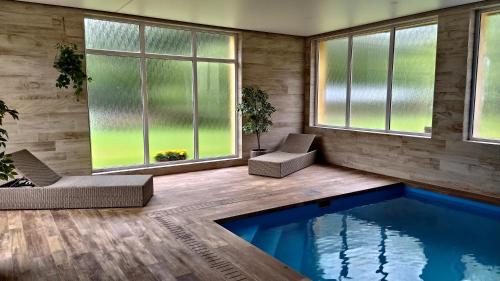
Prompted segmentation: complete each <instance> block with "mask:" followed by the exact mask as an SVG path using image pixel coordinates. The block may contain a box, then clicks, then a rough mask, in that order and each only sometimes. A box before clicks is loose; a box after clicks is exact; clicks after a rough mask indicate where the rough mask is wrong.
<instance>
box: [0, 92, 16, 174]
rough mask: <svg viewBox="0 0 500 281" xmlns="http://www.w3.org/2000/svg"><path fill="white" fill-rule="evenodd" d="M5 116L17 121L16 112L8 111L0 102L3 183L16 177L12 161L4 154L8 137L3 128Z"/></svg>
mask: <svg viewBox="0 0 500 281" xmlns="http://www.w3.org/2000/svg"><path fill="white" fill-rule="evenodd" d="M7 114H8V115H10V116H11V117H12V118H13V119H15V120H17V119H18V112H17V111H16V110H14V109H10V108H9V107H8V106H7V105H6V104H5V102H4V101H3V100H0V150H1V152H0V179H1V180H5V181H6V180H8V179H9V178H14V176H15V175H17V173H16V171H15V167H14V163H13V161H12V159H10V157H9V156H8V155H7V154H6V153H5V149H6V143H7V139H8V137H9V135H8V134H7V130H5V129H4V128H3V119H4V118H5V115H7Z"/></svg>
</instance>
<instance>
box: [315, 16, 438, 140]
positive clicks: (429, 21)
mask: <svg viewBox="0 0 500 281" xmlns="http://www.w3.org/2000/svg"><path fill="white" fill-rule="evenodd" d="M433 24H436V25H438V18H437V16H431V17H426V18H420V19H417V20H411V21H405V22H397V23H392V24H386V25H380V26H376V27H372V28H362V29H359V30H354V31H347V32H341V33H337V34H335V35H330V36H322V37H318V38H313V39H312V40H311V48H312V49H313V50H314V51H313V52H314V77H313V78H312V81H311V83H313V85H314V88H313V103H314V104H313V111H314V114H313V120H312V122H313V124H312V126H313V127H318V128H326V129H336V130H345V131H356V132H368V133H379V134H389V135H402V136H414V137H422V138H431V137H432V127H431V132H429V133H427V132H424V133H418V132H407V131H396V130H391V129H390V126H391V113H392V85H393V81H392V80H393V72H394V46H395V37H396V30H397V29H405V28H411V27H419V26H427V25H433ZM387 31H389V32H390V37H389V38H390V39H389V50H388V51H389V54H388V60H389V61H388V73H387V99H386V105H385V108H386V116H385V128H384V129H369V128H358V127H351V124H350V119H351V116H350V115H351V87H352V59H353V56H352V50H353V37H355V36H363V35H370V34H374V33H379V32H387ZM339 38H347V39H348V58H347V59H348V61H347V80H346V84H347V89H346V110H345V120H346V122H345V126H336V125H326V124H320V123H319V122H318V114H317V113H318V106H319V102H318V97H319V85H318V84H319V83H318V80H319V62H320V60H319V57H320V54H319V43H320V42H322V41H328V40H332V39H339ZM436 51H437V50H436ZM434 84H435V81H434ZM434 86H435V85H434ZM433 94H435V93H433ZM433 98H434V96H433Z"/></svg>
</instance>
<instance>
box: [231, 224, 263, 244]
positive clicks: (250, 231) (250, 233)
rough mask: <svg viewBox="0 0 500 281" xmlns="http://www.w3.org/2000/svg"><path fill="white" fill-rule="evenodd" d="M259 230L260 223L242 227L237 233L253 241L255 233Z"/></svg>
mask: <svg viewBox="0 0 500 281" xmlns="http://www.w3.org/2000/svg"><path fill="white" fill-rule="evenodd" d="M257 231H259V225H251V226H249V227H245V228H240V229H238V230H237V231H235V233H236V234H237V235H238V236H240V237H241V238H243V239H245V240H246V241H247V242H250V243H252V240H253V239H254V237H255V234H256V233H257Z"/></svg>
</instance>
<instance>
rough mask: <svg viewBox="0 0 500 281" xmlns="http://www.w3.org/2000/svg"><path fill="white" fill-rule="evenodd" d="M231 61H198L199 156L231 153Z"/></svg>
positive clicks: (233, 121) (232, 100) (233, 85)
mask: <svg viewBox="0 0 500 281" xmlns="http://www.w3.org/2000/svg"><path fill="white" fill-rule="evenodd" d="M234 72H235V69H234V64H226V63H211V62H199V63H198V113H199V117H198V120H199V125H198V131H199V146H200V149H199V151H200V158H207V157H218V156H225V155H234V154H235V150H234V148H235V137H234V136H235V131H234V128H235V107H234V104H235V100H234V99H235V87H236V85H235V80H234V77H235V73H234Z"/></svg>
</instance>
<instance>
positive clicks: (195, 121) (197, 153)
mask: <svg viewBox="0 0 500 281" xmlns="http://www.w3.org/2000/svg"><path fill="white" fill-rule="evenodd" d="M191 35H192V41H191V42H192V46H191V48H192V55H193V136H194V139H193V142H194V159H195V160H196V159H199V158H200V147H199V136H198V62H197V54H196V52H197V50H196V44H197V43H196V32H195V31H192V32H191Z"/></svg>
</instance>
